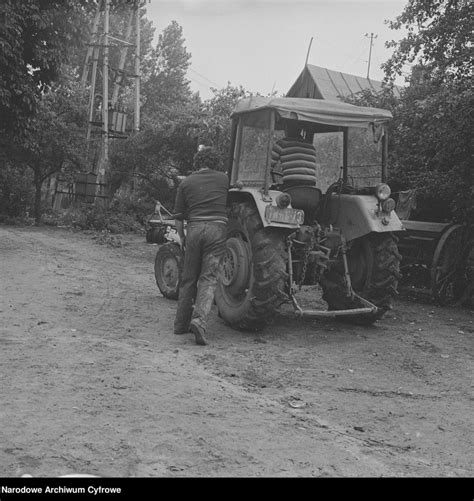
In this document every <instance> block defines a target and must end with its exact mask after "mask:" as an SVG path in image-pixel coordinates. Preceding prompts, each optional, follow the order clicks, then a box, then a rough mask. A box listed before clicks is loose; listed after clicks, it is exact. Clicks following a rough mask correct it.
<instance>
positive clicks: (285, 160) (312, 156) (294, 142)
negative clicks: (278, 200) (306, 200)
mask: <svg viewBox="0 0 474 501" xmlns="http://www.w3.org/2000/svg"><path fill="white" fill-rule="evenodd" d="M285 133H286V137H284V138H283V139H279V140H278V141H277V142H276V143H275V144H274V146H273V149H272V163H271V167H272V169H271V172H272V176H273V182H274V183H275V184H283V185H284V186H285V187H287V186H292V185H293V186H294V185H310V186H314V185H315V184H316V149H315V147H314V145H313V144H312V143H311V142H309V141H306V139H305V138H303V137H302V135H301V128H300V126H299V125H298V123H297V122H296V121H294V120H287V121H286V124H285Z"/></svg>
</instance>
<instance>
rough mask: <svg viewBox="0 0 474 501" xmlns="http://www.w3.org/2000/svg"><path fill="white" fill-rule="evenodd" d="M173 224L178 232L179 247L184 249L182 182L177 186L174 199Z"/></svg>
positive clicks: (184, 206)
mask: <svg viewBox="0 0 474 501" xmlns="http://www.w3.org/2000/svg"><path fill="white" fill-rule="evenodd" d="M174 212H175V214H174V218H175V219H174V224H175V226H176V232H177V233H178V237H179V241H180V246H181V249H183V250H184V246H185V241H186V237H185V234H184V218H185V214H186V203H185V199H184V194H183V188H182V184H180V185H179V186H178V191H177V193H176V200H175V204H174Z"/></svg>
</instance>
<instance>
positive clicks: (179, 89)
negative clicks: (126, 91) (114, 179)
mask: <svg viewBox="0 0 474 501" xmlns="http://www.w3.org/2000/svg"><path fill="white" fill-rule="evenodd" d="M184 42H185V40H184V38H183V28H182V27H181V26H180V25H179V24H178V23H177V22H176V21H172V22H171V24H170V25H169V26H167V27H166V28H165V29H164V30H163V32H162V33H161V34H160V35H159V37H158V43H157V46H156V48H155V49H153V50H152V51H151V52H150V53H149V54H148V55H147V56H146V58H145V59H144V61H143V64H142V85H141V88H142V93H143V99H144V103H143V106H142V117H143V121H144V126H146V125H147V123H152V124H153V123H155V124H156V122H157V121H160V120H161V121H163V120H166V119H168V118H169V117H170V116H172V115H173V113H175V112H176V110H175V108H176V107H180V106H181V105H182V104H184V103H186V102H187V101H190V100H191V99H192V92H191V90H190V87H189V80H187V79H186V71H187V69H188V67H189V65H190V59H191V54H190V53H189V52H188V51H187V50H186V47H185V45H184Z"/></svg>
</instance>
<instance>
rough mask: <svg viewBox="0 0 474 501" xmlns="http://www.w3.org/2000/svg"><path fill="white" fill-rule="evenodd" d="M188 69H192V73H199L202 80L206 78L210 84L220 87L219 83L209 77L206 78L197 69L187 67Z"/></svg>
mask: <svg viewBox="0 0 474 501" xmlns="http://www.w3.org/2000/svg"><path fill="white" fill-rule="evenodd" d="M188 69H189V71H192V72H193V73H196V75H199V76H200V77H201V78H204V80H207V81H208V82H210V83H211V84H213V85H217V87H220V85H219V84H218V83H216V82H214V81H212V80H210V79H209V78H207V77H206V76H204V75H203V74H202V73H199V71H196V70H193V69H192V68H188Z"/></svg>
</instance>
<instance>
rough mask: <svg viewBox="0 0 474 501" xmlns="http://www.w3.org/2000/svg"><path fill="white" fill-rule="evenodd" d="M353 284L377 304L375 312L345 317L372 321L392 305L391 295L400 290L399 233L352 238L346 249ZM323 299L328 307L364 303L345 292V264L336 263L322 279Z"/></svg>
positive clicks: (373, 234) (342, 308) (368, 322)
mask: <svg viewBox="0 0 474 501" xmlns="http://www.w3.org/2000/svg"><path fill="white" fill-rule="evenodd" d="M347 259H348V266H349V273H350V276H351V282H352V288H353V289H354V291H355V292H356V293H357V294H358V295H359V296H361V297H363V298H364V299H367V300H368V301H370V302H371V303H373V304H375V305H376V306H377V308H378V310H377V312H376V313H373V314H367V315H354V316H348V317H344V318H345V319H347V320H350V321H351V322H354V323H358V324H364V325H368V324H372V323H374V322H375V321H376V320H378V319H380V318H381V317H382V316H383V315H384V314H385V312H386V311H387V310H390V309H391V308H392V299H393V297H394V296H395V295H396V294H397V293H398V292H397V287H398V280H399V278H400V276H401V275H400V261H401V259H402V256H401V255H400V253H399V252H398V247H397V237H395V235H393V234H391V233H371V234H369V235H365V236H363V237H360V238H358V239H357V240H356V241H354V242H353V244H352V247H351V248H350V250H349V251H348V253H347ZM321 285H322V288H323V299H324V300H325V301H326V302H327V303H328V306H329V310H344V309H352V308H359V307H361V304H360V302H359V301H357V300H355V301H354V300H352V299H351V298H348V297H347V296H346V288H345V284H344V266H343V263H342V262H340V263H338V264H337V265H336V266H333V267H332V268H331V269H330V270H329V271H328V272H327V273H326V274H325V275H324V277H323V279H322V280H321Z"/></svg>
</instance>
